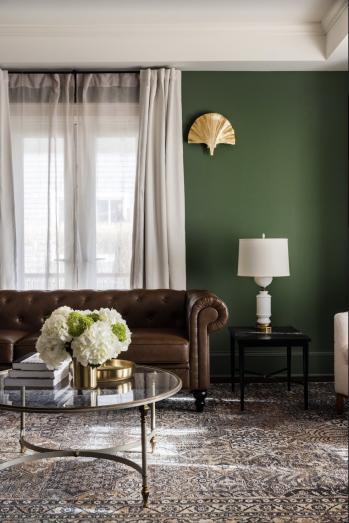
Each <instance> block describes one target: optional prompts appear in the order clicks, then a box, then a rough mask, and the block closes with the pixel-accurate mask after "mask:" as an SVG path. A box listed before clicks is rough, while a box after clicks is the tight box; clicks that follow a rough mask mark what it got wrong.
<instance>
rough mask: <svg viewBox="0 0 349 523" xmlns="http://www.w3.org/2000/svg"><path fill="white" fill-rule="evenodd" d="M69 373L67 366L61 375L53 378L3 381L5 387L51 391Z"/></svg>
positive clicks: (7, 379)
mask: <svg viewBox="0 0 349 523" xmlns="http://www.w3.org/2000/svg"><path fill="white" fill-rule="evenodd" d="M68 373H69V365H67V366H66V367H65V368H64V369H63V371H62V372H61V373H59V374H58V375H57V376H55V377H54V378H31V377H28V378H11V377H6V378H5V379H4V385H5V387H30V388H47V389H53V388H54V387H55V386H56V385H58V383H60V382H61V381H62V380H63V379H64V378H65V377H66V376H67V375H68Z"/></svg>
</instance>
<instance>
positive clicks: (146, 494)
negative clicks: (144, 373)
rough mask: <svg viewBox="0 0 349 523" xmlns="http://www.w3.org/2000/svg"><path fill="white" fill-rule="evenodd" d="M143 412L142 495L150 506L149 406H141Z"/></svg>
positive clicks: (144, 504)
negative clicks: (148, 462)
mask: <svg viewBox="0 0 349 523" xmlns="http://www.w3.org/2000/svg"><path fill="white" fill-rule="evenodd" d="M139 410H140V413H141V438H142V497H143V507H144V508H146V507H147V506H148V498H149V490H148V475H147V434H146V432H147V427H146V419H145V418H146V415H147V414H148V410H149V407H148V406H147V405H142V406H141V407H139Z"/></svg>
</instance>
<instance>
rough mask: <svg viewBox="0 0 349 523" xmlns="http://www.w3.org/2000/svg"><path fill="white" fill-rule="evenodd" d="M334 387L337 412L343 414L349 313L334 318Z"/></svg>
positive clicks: (345, 393) (346, 384)
mask: <svg viewBox="0 0 349 523" xmlns="http://www.w3.org/2000/svg"><path fill="white" fill-rule="evenodd" d="M334 386H335V391H336V410H337V412H338V413H341V412H343V407H344V398H345V396H347V397H348V313H347V312H339V313H338V314H336V315H335V317H334Z"/></svg>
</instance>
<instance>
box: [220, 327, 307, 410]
mask: <svg viewBox="0 0 349 523" xmlns="http://www.w3.org/2000/svg"><path fill="white" fill-rule="evenodd" d="M229 332H230V356H231V383H232V390H233V391H234V386H235V345H236V344H237V346H238V349H239V373H240V409H241V410H244V393H245V349H246V348H247V347H286V351H287V352H286V354H287V390H291V350H292V348H293V347H302V349H303V382H304V409H307V408H308V367H309V343H310V341H311V340H310V338H309V336H307V335H306V334H304V333H302V332H300V331H298V330H297V329H295V328H294V327H273V331H272V332H271V333H270V334H264V333H262V332H260V331H258V330H257V329H256V327H229ZM284 370H286V369H281V370H280V371H277V372H273V373H272V374H277V373H279V372H282V371H284ZM270 375H271V374H269V376H270Z"/></svg>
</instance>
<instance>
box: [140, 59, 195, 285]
mask: <svg viewBox="0 0 349 523" xmlns="http://www.w3.org/2000/svg"><path fill="white" fill-rule="evenodd" d="M140 112H141V116H140V138H139V148H138V165H137V181H136V194H135V217H134V230H133V256H132V272H131V285H132V287H134V288H137V287H141V288H142V287H144V288H170V289H185V288H186V268H185V200H184V172H183V138H182V103H181V72H180V71H177V70H175V69H159V70H150V69H146V70H144V71H141V73H140Z"/></svg>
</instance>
